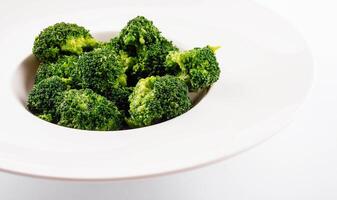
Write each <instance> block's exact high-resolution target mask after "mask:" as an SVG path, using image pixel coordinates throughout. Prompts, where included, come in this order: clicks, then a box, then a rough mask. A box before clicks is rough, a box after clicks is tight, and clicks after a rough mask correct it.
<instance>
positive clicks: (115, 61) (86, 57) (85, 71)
mask: <svg viewBox="0 0 337 200" xmlns="http://www.w3.org/2000/svg"><path fill="white" fill-rule="evenodd" d="M78 70H79V74H80V75H79V76H80V77H81V83H80V85H81V86H82V88H90V89H92V90H93V91H95V92H96V93H98V94H100V95H103V96H108V95H110V94H111V90H112V89H115V88H119V87H124V86H126V81H127V80H126V78H127V77H126V74H125V67H124V65H123V62H122V60H121V58H120V56H119V55H118V53H117V52H115V51H112V50H111V49H110V48H104V47H103V48H97V49H95V50H94V51H91V52H88V53H85V54H83V55H82V56H80V58H79V60H78Z"/></svg>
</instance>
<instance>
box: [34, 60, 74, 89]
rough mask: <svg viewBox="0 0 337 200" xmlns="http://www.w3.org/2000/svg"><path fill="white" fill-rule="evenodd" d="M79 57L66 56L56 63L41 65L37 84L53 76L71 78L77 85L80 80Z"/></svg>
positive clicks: (36, 78)
mask: <svg viewBox="0 0 337 200" xmlns="http://www.w3.org/2000/svg"><path fill="white" fill-rule="evenodd" d="M77 61H78V57H77V56H65V57H62V58H60V59H58V60H57V62H55V63H41V64H40V66H39V68H38V70H37V73H36V77H35V84H37V83H39V82H41V81H42V80H44V79H46V78H49V77H51V76H58V77H61V78H71V79H72V82H73V83H74V84H75V83H77V82H78V81H79V80H78V79H79V77H77V76H78V75H77V73H76V68H77Z"/></svg>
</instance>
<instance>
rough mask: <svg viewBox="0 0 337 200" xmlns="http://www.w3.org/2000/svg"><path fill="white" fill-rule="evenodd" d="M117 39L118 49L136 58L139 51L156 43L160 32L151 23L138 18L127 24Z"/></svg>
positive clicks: (141, 17) (143, 18) (140, 17)
mask: <svg viewBox="0 0 337 200" xmlns="http://www.w3.org/2000/svg"><path fill="white" fill-rule="evenodd" d="M118 38H119V41H118V42H117V43H118V45H119V46H120V48H121V49H123V50H124V51H126V52H127V53H128V54H129V55H131V56H136V55H137V52H138V51H139V50H141V49H144V47H146V46H148V45H150V44H154V43H156V42H157V41H158V40H159V39H160V31H159V30H158V28H157V27H155V26H154V25H153V22H152V21H150V20H148V19H146V18H145V17H143V16H138V17H135V18H134V19H132V20H130V21H129V22H128V23H127V25H126V27H124V28H123V29H122V31H121V32H120V34H119V36H118Z"/></svg>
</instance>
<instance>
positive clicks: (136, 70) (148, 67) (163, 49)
mask: <svg viewBox="0 0 337 200" xmlns="http://www.w3.org/2000/svg"><path fill="white" fill-rule="evenodd" d="M170 51H178V48H177V47H175V46H174V45H173V44H172V42H171V41H168V40H167V39H165V38H163V37H161V38H160V40H159V41H157V42H156V43H154V44H150V45H148V47H146V48H145V49H143V50H142V51H139V52H138V55H137V63H136V64H134V65H133V66H131V67H129V68H128V71H127V74H128V77H129V84H130V85H135V84H136V83H137V82H138V80H139V79H141V78H146V77H149V76H156V75H159V76H163V75H165V74H167V71H166V69H165V67H164V63H165V60H166V56H167V55H168V54H169V52H170Z"/></svg>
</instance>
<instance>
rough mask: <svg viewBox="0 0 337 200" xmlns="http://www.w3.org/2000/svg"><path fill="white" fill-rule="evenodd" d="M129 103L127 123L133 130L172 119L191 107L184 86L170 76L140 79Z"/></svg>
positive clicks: (186, 89) (180, 81) (177, 79)
mask: <svg viewBox="0 0 337 200" xmlns="http://www.w3.org/2000/svg"><path fill="white" fill-rule="evenodd" d="M129 102H130V110H129V113H130V117H129V118H128V119H127V123H128V125H129V126H130V127H134V128H136V127H143V126H149V125H151V124H156V123H159V122H162V121H165V120H168V119H172V118H174V117H176V116H178V115H181V114H183V113H185V112H186V111H187V110H189V109H190V107H191V101H190V99H189V97H188V88H187V86H186V84H185V83H184V82H183V81H182V80H180V79H179V78H177V77H174V76H170V75H166V76H163V77H160V76H151V77H148V78H145V79H140V81H139V82H138V83H137V85H136V87H135V88H134V91H133V93H132V94H131V95H130V97H129Z"/></svg>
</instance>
